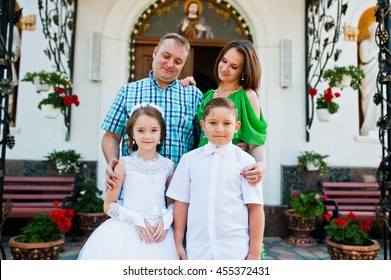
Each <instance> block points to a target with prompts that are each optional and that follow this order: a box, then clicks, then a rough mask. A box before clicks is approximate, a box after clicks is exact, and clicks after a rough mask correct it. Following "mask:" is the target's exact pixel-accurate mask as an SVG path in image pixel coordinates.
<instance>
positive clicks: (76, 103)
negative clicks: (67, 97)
mask: <svg viewBox="0 0 391 280" xmlns="http://www.w3.org/2000/svg"><path fill="white" fill-rule="evenodd" d="M72 102H73V103H74V104H75V105H76V106H79V104H80V102H79V97H78V96H77V95H76V94H72Z"/></svg>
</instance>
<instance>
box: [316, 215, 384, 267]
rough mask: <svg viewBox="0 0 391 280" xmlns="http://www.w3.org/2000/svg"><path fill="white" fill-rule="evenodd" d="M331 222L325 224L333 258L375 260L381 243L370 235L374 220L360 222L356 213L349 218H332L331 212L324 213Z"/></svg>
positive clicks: (328, 247) (325, 217) (327, 240)
mask: <svg viewBox="0 0 391 280" xmlns="http://www.w3.org/2000/svg"><path fill="white" fill-rule="evenodd" d="M323 217H324V219H325V220H326V221H328V222H329V223H328V224H327V225H326V226H325V230H326V240H325V241H326V245H327V251H328V252H329V254H330V256H331V259H333V260H353V259H354V260H374V259H376V256H377V253H378V252H379V250H380V245H379V243H378V242H377V241H376V240H373V239H371V238H370V236H369V231H370V230H371V228H372V227H373V223H372V221H370V220H368V219H366V220H364V221H363V222H358V221H357V219H356V216H355V215H354V213H352V212H350V213H349V214H348V215H347V219H343V218H339V217H338V218H332V216H331V215H330V214H329V213H326V214H324V215H323Z"/></svg>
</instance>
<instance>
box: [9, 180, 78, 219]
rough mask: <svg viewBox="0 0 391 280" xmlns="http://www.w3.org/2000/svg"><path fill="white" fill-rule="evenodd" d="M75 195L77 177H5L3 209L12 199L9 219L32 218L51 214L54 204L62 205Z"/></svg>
mask: <svg viewBox="0 0 391 280" xmlns="http://www.w3.org/2000/svg"><path fill="white" fill-rule="evenodd" d="M73 195H75V177H35V176H34V177H30V176H15V177H14V176H6V177H4V190H3V207H4V205H5V202H6V201H7V200H8V199H10V200H11V202H12V204H13V205H12V209H11V212H10V213H9V216H8V217H11V218H12V217H13V218H31V217H34V216H35V215H36V214H37V213H50V212H51V211H52V210H53V209H54V205H53V202H54V201H56V200H57V201H59V202H60V203H61V202H63V201H65V200H66V199H67V198H69V197H71V196H73Z"/></svg>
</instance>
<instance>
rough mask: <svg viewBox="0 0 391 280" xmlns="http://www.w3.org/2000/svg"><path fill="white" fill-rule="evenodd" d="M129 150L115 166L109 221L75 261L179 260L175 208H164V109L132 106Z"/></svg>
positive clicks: (167, 169) (168, 173)
mask: <svg viewBox="0 0 391 280" xmlns="http://www.w3.org/2000/svg"><path fill="white" fill-rule="evenodd" d="M126 133H127V134H128V135H129V139H128V149H129V150H131V151H133V153H132V154H131V155H129V156H126V157H123V158H122V159H121V160H120V161H119V163H118V164H117V166H116V167H115V172H116V174H118V175H119V179H115V181H116V182H115V183H116V185H117V186H123V187H122V193H121V200H122V203H119V201H118V197H119V195H120V191H121V188H119V187H115V188H113V189H108V190H107V193H106V198H105V203H104V206H103V208H104V211H105V213H107V215H109V216H110V217H111V219H109V220H107V221H105V222H104V223H103V224H102V225H101V226H99V227H98V228H97V229H96V230H95V231H94V232H93V233H92V235H91V236H90V237H89V239H88V240H87V242H86V244H85V245H84V247H83V248H82V250H81V251H80V254H79V258H78V259H117V260H121V259H122V260H144V259H153V260H156V259H177V258H178V257H177V253H176V249H175V244H174V238H173V230H172V228H171V227H170V226H171V224H172V221H173V204H170V205H169V206H168V207H167V208H166V207H165V206H166V199H165V190H166V187H167V186H168V184H169V181H170V180H171V177H172V175H173V172H174V163H173V162H172V161H171V160H169V159H167V158H164V157H162V156H161V155H159V154H158V152H157V150H158V149H159V148H160V147H161V144H160V143H161V142H162V141H163V139H164V137H165V136H166V125H165V123H164V121H163V110H162V109H161V108H160V107H158V106H156V105H153V104H146V103H143V104H141V105H137V106H135V107H134V109H133V111H132V112H131V114H130V119H129V121H128V122H127V124H126Z"/></svg>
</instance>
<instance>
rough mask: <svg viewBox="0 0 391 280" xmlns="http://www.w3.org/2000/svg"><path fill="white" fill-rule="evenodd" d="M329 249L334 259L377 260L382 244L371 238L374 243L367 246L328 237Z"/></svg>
mask: <svg viewBox="0 0 391 280" xmlns="http://www.w3.org/2000/svg"><path fill="white" fill-rule="evenodd" d="M325 241H326V245H327V251H328V252H329V254H330V257H331V259H332V260H375V259H376V257H377V253H378V252H379V251H380V245H379V243H378V242H377V241H376V240H373V239H371V242H372V244H371V245H367V246H355V245H344V244H338V243H334V242H332V241H330V236H327V237H326V239H325Z"/></svg>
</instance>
